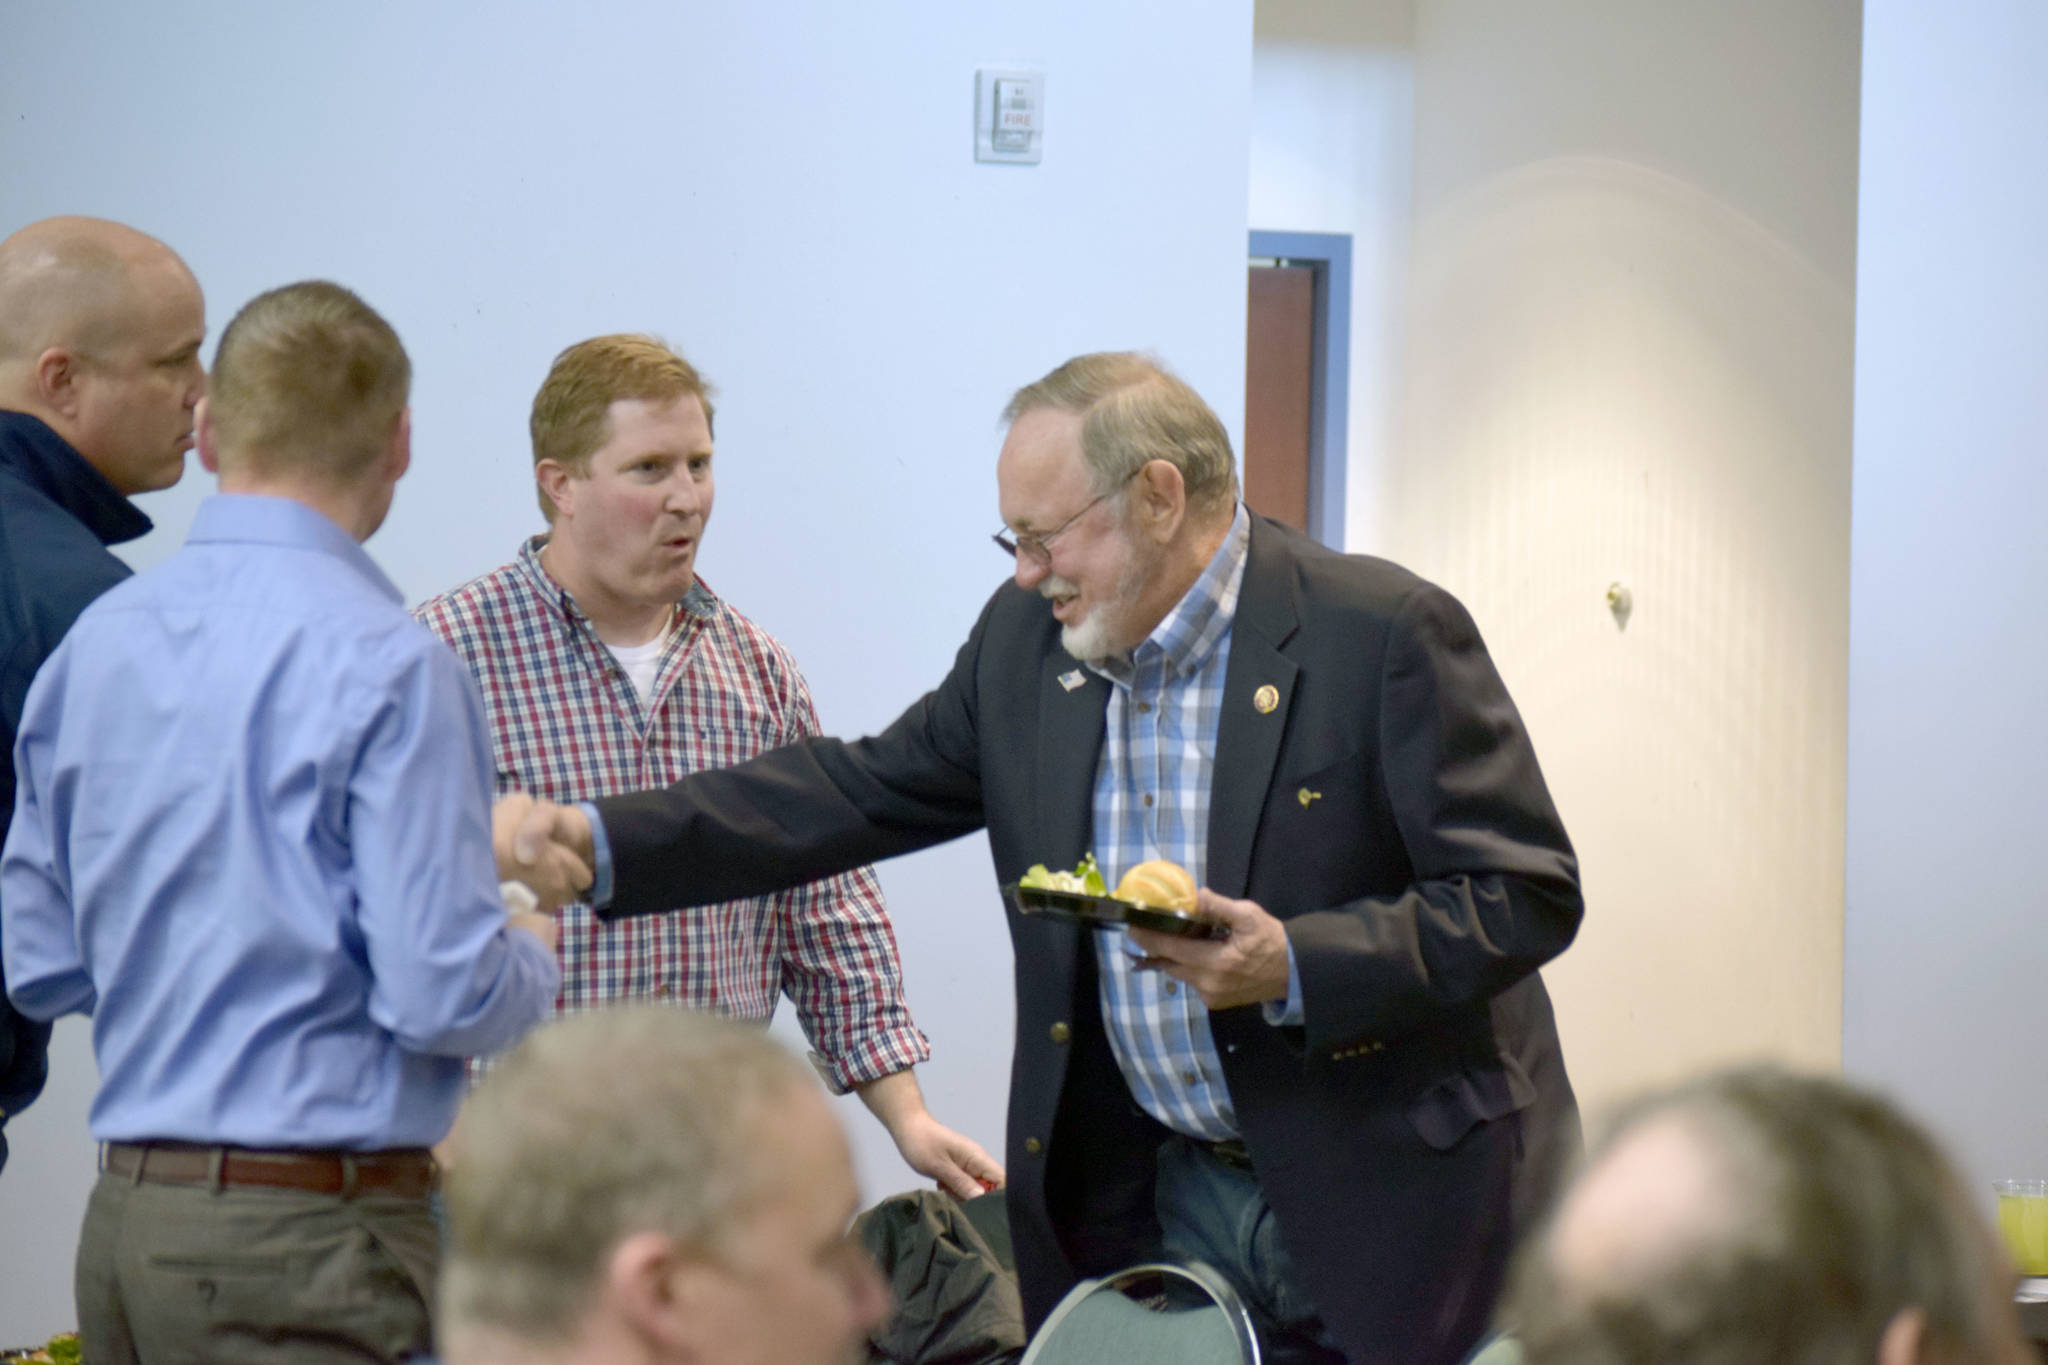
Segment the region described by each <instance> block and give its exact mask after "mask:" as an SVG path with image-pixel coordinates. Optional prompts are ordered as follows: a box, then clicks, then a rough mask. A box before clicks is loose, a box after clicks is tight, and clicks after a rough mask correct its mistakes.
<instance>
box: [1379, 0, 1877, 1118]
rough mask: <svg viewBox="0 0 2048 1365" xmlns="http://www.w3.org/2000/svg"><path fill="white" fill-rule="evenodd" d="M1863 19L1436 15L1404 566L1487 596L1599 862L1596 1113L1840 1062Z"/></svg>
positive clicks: (1704, 3) (1490, 615)
mask: <svg viewBox="0 0 2048 1365" xmlns="http://www.w3.org/2000/svg"><path fill="white" fill-rule="evenodd" d="M1858 25H1859V7H1858V5H1857V4H1856V3H1855V0H1807V2H1805V3H1801V4H1797V5H1784V4H1780V3H1777V0H1662V2H1661V3H1659V4H1656V5H1641V4H1634V3H1628V0H1533V2H1532V3H1525V4H1517V5H1498V4H1491V3H1483V2H1482V0H1418V3H1417V5H1416V19H1415V34H1414V123H1415V145H1414V156H1413V168H1414V176H1413V212H1414V220H1413V224H1412V227H1411V234H1412V252H1411V256H1410V262H1409V274H1408V278H1407V281H1406V292H1405V297H1406V314H1405V316H1406V321H1405V327H1404V331H1403V334H1402V338H1401V342H1400V349H1399V359H1398V365H1397V369H1398V375H1397V380H1396V382H1397V385H1398V391H1399V393H1400V395H1401V401H1400V412H1399V417H1398V419H1397V420H1398V426H1397V435H1396V438H1395V443H1394V447H1393V450H1392V452H1391V455H1390V456H1389V457H1388V458H1387V459H1386V460H1384V461H1381V462H1380V463H1381V465H1382V467H1383V475H1382V478H1381V482H1380V488H1379V492H1378V497H1379V500H1380V504H1381V506H1382V508H1383V511H1382V513H1381V517H1380V520H1381V522H1382V523H1383V525H1384V526H1385V527H1386V533H1385V537H1384V540H1383V542H1382V544H1383V552H1385V553H1387V554H1389V555H1391V557H1393V558H1395V559H1398V560H1401V561H1402V562H1404V563H1406V564H1408V565H1410V566H1411V567H1413V568H1415V569H1416V570H1418V571H1419V572H1421V573H1423V574H1424V575H1426V576H1429V577H1431V578H1434V579H1436V580H1438V581H1439V582H1442V583H1443V584H1445V585H1446V586H1448V587H1449V588H1451V589H1452V590H1453V591H1454V592H1456V593H1458V594H1459V595H1460V596H1461V597H1462V598H1463V599H1464V600H1465V601H1466V602H1467V603H1468V604H1469V605H1470V606H1471V608H1472V609H1473V612H1474V614H1475V616H1476V617H1477V618H1478V621H1479V624H1480V627H1481V629H1482V630H1483V631H1484V632H1485V634H1486V636H1487V638H1488V640H1489V643H1490V644H1491V647H1492V649H1493V653H1494V656H1495V658H1496V659H1497V660H1498V662H1499V664H1500V668H1501V671H1502V673H1503V674H1504V676H1505V677H1506V679H1507V682H1508V685H1509V687H1510V688H1511V689H1512V690H1513V692H1514V695H1515V697H1516V699H1517V701H1518V702H1519V703H1520V705H1521V708H1522V710H1523V713H1524V715H1525V717H1526V718H1527V720H1528V723H1529V727H1530V730H1531V732H1532V733H1533V735H1534V737H1535V741H1536V748H1537V752H1538V754H1539V755H1540V757H1541V759H1542V761H1543V766H1544V770H1545V772H1546V774H1547V776H1548V777H1549V779H1550V783H1551V787H1552V790H1553V792H1554V793H1555V795H1556V797H1557V800H1558V804H1559V806H1560V807H1561V809H1562V811H1563V813H1564V817H1565V822H1566V825H1567V827H1568V828H1569V829H1570V831H1571V833H1572V837H1573V839H1574V841H1575V842H1576V844H1577V846H1578V849H1579V853H1580V857H1581V861H1582V865H1583V869H1584V874H1585V882H1586V889H1587V904H1588V910H1587V917H1586V923H1585V928H1584V931H1583V933H1582V934H1581V936H1580V938H1579V941H1578V943H1577V944H1576V945H1575V946H1574V947H1573V948H1572V949H1571V951H1570V952H1569V953H1567V954H1566V955H1565V957H1564V958H1563V959H1562V960H1561V961H1560V962H1559V963H1558V964H1557V965H1556V966H1555V967H1554V968H1552V969H1551V970H1550V971H1549V972H1548V973H1547V976H1548V977H1549V979H1550V981H1551V984H1552V989H1553V991H1554V992H1555V994H1556V996H1557V1000H1558V1007H1559V1014H1560V1019H1561V1027H1562V1031H1563V1037H1564V1046H1565V1050H1566V1055H1567V1057H1568V1058H1569V1060H1570V1064H1571V1067H1572V1070H1573V1074H1574V1077H1575V1079H1576V1080H1577V1082H1578V1084H1579V1087H1580V1089H1581V1092H1582V1094H1583V1095H1584V1096H1585V1097H1586V1098H1588V1099H1589V1100H1590V1101H1592V1103H1593V1104H1594V1105H1595V1106H1596V1107H1597V1106H1598V1105H1599V1104H1600V1103H1601V1102H1602V1101H1605V1100H1608V1099H1610V1098H1612V1097H1614V1096H1616V1095H1617V1094H1619V1093H1622V1092H1625V1091H1628V1090H1632V1089H1634V1088H1636V1087H1638V1086H1640V1085H1643V1084H1646V1083H1650V1082H1654V1081H1658V1080H1663V1079H1668V1078H1670V1077H1673V1076H1676V1075H1679V1074H1682V1073H1684V1072H1687V1071H1690V1070H1694V1069H1696V1068H1698V1067H1701V1066H1703V1065H1707V1064H1710V1063H1713V1062H1717V1061H1721V1060H1725V1059H1729V1058H1733V1057H1739V1056H1746V1055H1751V1054H1770V1055H1774V1056H1778V1057H1781V1058H1785V1059H1788V1060H1792V1061H1797V1062H1807V1063H1815V1064H1828V1063H1832V1062H1833V1061H1834V1060H1835V1059H1836V1058H1837V1055H1838V1049H1839V1045H1840V1003H1839V1002H1840V980H1841V978H1840V964H1841V946H1840V936H1841V903H1842V894H1841V886H1842V879H1841V878H1842V874H1841V868H1842V838H1843V781H1844V779H1843V761H1844V760H1843V753H1844V727H1845V716H1844V706H1845V691H1846V650H1847V620H1848V545H1849V540H1848V536H1849V525H1848V488H1849V457H1850V440H1849V437H1850V410H1851V396H1850V382H1851V354H1852V353H1851V343H1852V298H1853V295H1852V290H1853V281H1854V270H1855V250H1856V239H1855V209H1856V119H1857V88H1858V85H1857V82H1858V68H1857V63H1858ZM1617 579H1619V580H1626V581H1627V582H1628V583H1629V584H1630V586H1631V587H1632V589H1633V592H1634V597H1635V612H1634V616H1633V619H1631V621H1630V622H1629V624H1628V628H1627V630H1626V631H1625V632H1624V631H1620V630H1617V629H1616V626H1615V623H1614V621H1613V620H1612V619H1611V618H1610V617H1609V614H1608V611H1607V607H1606V603H1605V600H1604V598H1605V594H1606V591H1607V588H1608V585H1609V583H1610V582H1612V581H1614V580H1617Z"/></svg>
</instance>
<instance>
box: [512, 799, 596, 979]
mask: <svg viewBox="0 0 2048 1365" xmlns="http://www.w3.org/2000/svg"><path fill="white" fill-rule="evenodd" d="M491 850H492V852H493V853H495V854H496V855H497V860H498V877H499V879H500V880H501V881H508V882H518V883H520V884H521V885H523V886H525V887H526V888H527V889H528V890H530V891H532V892H533V896H534V899H535V900H536V901H538V902H539V906H538V909H537V911H536V914H538V915H542V916H552V914H553V912H555V911H557V910H559V909H561V908H562V907H563V906H564V905H567V904H568V903H569V902H570V901H574V900H580V899H582V898H583V896H584V894H585V893H586V892H588V891H589V890H590V884H591V880H592V877H593V874H594V870H595V867H596V861H597V859H596V855H595V854H594V852H593V851H592V846H591V837H590V822H589V821H588V820H586V819H585V818H584V816H583V812H582V811H580V810H578V809H577V808H576V807H574V806H558V805H556V804H554V803H553V802H551V801H538V800H535V799H534V798H533V797H531V796H529V795H527V794H526V793H525V792H512V793H511V794H509V795H507V796H502V797H500V798H499V799H498V802H497V804H496V805H494V806H492V807H491ZM514 918H515V919H517V918H521V916H518V915H515V916H514ZM541 936H542V937H543V938H545V939H546V940H547V941H548V942H549V943H550V944H552V943H553V942H554V937H555V936H554V924H553V921H552V919H550V920H549V923H548V927H547V930H546V932H544V933H543V934H542V935H541Z"/></svg>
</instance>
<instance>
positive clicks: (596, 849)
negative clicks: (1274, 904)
mask: <svg viewBox="0 0 2048 1365" xmlns="http://www.w3.org/2000/svg"><path fill="white" fill-rule="evenodd" d="M576 809H577V810H580V811H582V812H583V818H584V819H585V820H587V821H589V823H590V861H591V862H592V863H593V864H595V866H593V867H592V868H591V869H590V895H589V896H588V897H586V899H587V900H589V902H590V908H591V909H592V910H604V909H608V908H609V907H610V906H611V903H612V841H611V840H610V839H608V838H606V837H605V832H604V820H603V818H602V817H601V816H599V815H598V813H597V807H596V806H594V805H592V804H591V803H590V802H588V801H578V802H577V803H576ZM1290 951H1292V950H1290Z"/></svg>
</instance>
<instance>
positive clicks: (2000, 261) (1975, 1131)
mask: <svg viewBox="0 0 2048 1365" xmlns="http://www.w3.org/2000/svg"><path fill="white" fill-rule="evenodd" d="M1863 72H1864V74H1863V161H1862V176H1863V180H1862V203H1861V229H1862V230H1861V260H1860V263H1859V270H1858V277H1857V296H1856V490H1855V503H1854V508H1855V514H1854V525H1855V533H1854V552H1853V557H1852V565H1853V568H1852V577H1851V586H1852V589H1853V598H1852V600H1853V602H1854V609H1853V612H1852V614H1851V622H1850V689H1849V824H1848V834H1849V842H1848V850H1849V862H1848V933H1847V947H1846V959H1847V960H1846V981H1845V987H1844V994H1845V999H1844V1024H1843V1044H1842V1046H1843V1059H1844V1062H1845V1063H1846V1064H1847V1066H1848V1067H1849V1068H1850V1069H1851V1070H1852V1071H1854V1072H1856V1073H1859V1074H1862V1075H1866V1076H1869V1077H1873V1078H1876V1079H1878V1080H1880V1081H1882V1082H1884V1083H1886V1084H1888V1085H1890V1086H1892V1087H1893V1088H1895V1089H1896V1090H1897V1091H1898V1092H1899V1093H1901V1094H1902V1095H1904V1096H1905V1097H1906V1098H1907V1099H1908V1100H1909V1101H1910V1102H1912V1104H1913V1105H1914V1106H1915V1107H1916V1108H1917V1109H1919V1110H1920V1111H1921V1112H1923V1113H1925V1114H1928V1115H1929V1116H1932V1117H1935V1118H1937V1119H1938V1120H1939V1121H1940V1123H1941V1125H1942V1127H1943V1129H1944V1131H1945V1132H1946V1133H1947V1134H1948V1136H1949V1138H1950V1140H1951V1142H1953V1143H1954V1144H1955V1145H1956V1146H1957V1148H1958V1149H1959V1151H1960V1154H1961V1155H1962V1157H1963V1158H1964V1160H1965V1162H1966V1164H1967V1165H1968V1166H1969V1168H1970V1169H1971V1171H1972V1173H1973V1174H1974V1175H1975V1176H1976V1177H1978V1178H1979V1179H1980V1180H1984V1181H1988V1180H1991V1179H1994V1178H1997V1177H2000V1176H2007V1175H2014V1176H2042V1175H2048V1086H2044V1085H2043V1084H2042V1068H2041V1061H2040V1055H2041V1054H2040V1039H2041V1019H2042V1008H2041V1005H2042V1001H2043V999H2044V986H2043V983H2044V981H2048V946H2044V944H2048V930H2044V927H2043V923H2044V913H2043V912H2044V909H2048V898H2044V896H2043V894H2042V890H2041V885H2042V878H2041V875H2040V873H2039V870H2038V869H2037V868H2036V867H2035V865H2034V856H2035V854H2036V853H2037V852H2038V850H2039V848H2040V845H2041V839H2042V832H2043V826H2044V823H2048V800H2044V797H2043V794H2042V793H2043V780H2042V768H2043V765H2044V762H2048V707H2044V701H2043V699H2044V697H2048V644H2044V639H2048V636H2044V629H2043V621H2044V618H2048V555H2044V553H2043V550H2042V531H2041V509H2042V507H2043V506H2044V504H2048V247H2044V243H2048V163H2044V162H2043V159H2042V154H2041V148H2042V147H2043V145H2044V144H2048V8H2044V7H2043V6H2042V5H2040V4H2039V3H2037V0H1967V2H1966V3H1958V4H1952V5H1922V4H1915V3H1912V2H1911V0H1871V4H1870V5H1869V9H1868V16H1867V19H1866V23H1865V27H1864V68H1863ZM1987 1197H1988V1195H1987Z"/></svg>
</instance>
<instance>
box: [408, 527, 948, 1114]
mask: <svg viewBox="0 0 2048 1365" xmlns="http://www.w3.org/2000/svg"><path fill="white" fill-rule="evenodd" d="M544 543H545V538H543V537H536V538H535V539H533V540H531V541H529V542H527V544H526V545H524V546H523V547H521V549H520V552H519V556H518V558H516V559H514V560H513V561H512V562H511V563H510V564H507V565H505V566H504V567H503V568H501V569H498V570H496V571H495V572H493V573H490V574H486V575H485V576H484V577H482V578H479V579H476V580H475V581H473V582H470V583H467V584H464V585H463V586H462V587H460V588H457V589H455V590H454V591H453V592H449V593H444V594H443V595H441V596H439V597H436V598H434V599H432V600H431V601H428V602H425V603H423V604H421V605H420V606H419V607H418V608H417V610H416V613H415V614H416V615H417V616H418V617H419V619H420V620H421V621H422V622H424V623H425V624H426V626H427V627H428V629H430V630H432V631H433V632H434V633H435V634H437V635H439V636H440V637H441V638H442V639H444V640H446V641H447V642H448V643H449V645H451V646H452V647H453V648H454V650H455V652H456V654H457V655H458V656H460V657H461V659H462V661H463V662H464V663H465V664H467V665H468V666H469V670H470V672H471V674H472V675H474V676H475V678H476V680H477V685H478V687H479V688H480V689H481V690H482V692H483V699H484V707H485V711H486V713H487V715H488V718H489V720H490V726H491V747H492V749H493V751H494V754H495V757H496V760H497V769H498V791H499V793H500V794H503V793H505V792H508V791H524V792H531V793H532V794H533V795H535V796H538V797H541V798H543V799H545V800H549V801H575V800H595V799H597V798H599V797H605V796H612V795H616V794H618V793H621V792H630V791H641V790H644V789H646V788H649V787H660V786H666V785H667V784H668V783H670V782H673V781H675V780H676V779H678V778H680V777H682V776H684V775H685V774H687V773H691V772H695V771H697V770H698V769H701V768H719V767H725V766H728V765H730V764H734V763H739V762H742V761H744V760H746V759H749V758H752V757H753V756H754V755H756V754H758V753H761V752H763V751H764V750H767V749H772V748H775V747H777V746H778V745H782V744H787V743H789V742H791V741H793V740H797V739H801V738H803V737H805V736H807V735H812V734H816V733H817V730H818V718H817V713H816V711H815V710H814V708H813V707H812V704H811V694H810V689H809V688H808V687H806V686H805V684H804V680H803V675H802V674H801V673H799V672H798V671H797V667H796V662H795V661H794V660H793V659H791V658H790V656H789V653H788V651H787V650H785V649H783V647H782V646H781V645H780V644H778V643H777V642H776V641H775V639H774V638H773V637H772V636H770V635H769V634H768V633H767V632H766V631H764V630H762V629H761V628H760V627H759V626H756V625H755V624H754V623H753V622H751V621H749V620H747V618H745V617H744V616H742V615H740V614H739V613H738V612H736V611H734V610H733V609H732V608H731V607H729V606H727V605H726V604H725V602H724V601H722V600H721V599H720V598H719V597H718V596H717V595H716V594H714V593H713V592H712V591H711V590H710V589H709V588H707V587H705V586H704V584H703V582H702V581H701V580H700V581H699V582H698V583H697V585H696V586H695V587H694V588H692V589H691V590H690V593H689V595H688V596H687V597H685V598H684V600H683V601H682V603H681V604H679V606H678V608H677V613H676V619H675V622H674V623H673V625H672V627H671V629H670V630H669V632H668V637H667V642H666V644H665V645H664V647H663V650H662V655H661V660H660V663H659V665H658V667H657V669H656V673H655V678H654V686H653V691H652V696H651V702H649V703H643V702H642V701H641V698H640V696H639V693H638V692H637V691H636V690H635V688H634V686H633V684H632V682H631V681H630V680H629V679H628V678H627V676H626V674H625V671H624V670H623V669H621V668H620V667H619V666H618V664H617V661H616V660H615V659H614V658H613V656H612V653H611V651H610V650H608V649H607V648H606V647H605V645H604V643H603V642H602V641H601V640H599V639H598V637H597V632H596V631H595V630H594V629H593V628H592V627H591V624H590V621H589V619H588V618H586V617H585V616H584V615H583V613H582V611H581V610H580V609H579V608H578V607H577V606H576V604H575V602H574V600H572V599H571V598H570V596H569V594H568V593H566V592H565V591H563V589H562V587H561V586H560V585H559V584H558V583H556V582H555V581H554V579H552V578H550V577H549V576H548V573H547V570H545V569H544V568H542V567H541V563H540V555H539V550H540V547H541V545H542V544H544ZM561 959H562V996H561V999H560V1000H559V1001H558V1002H557V1004H556V1008H557V1010H558V1011H559V1012H561V1013H574V1012H576V1011H578V1010H583V1009H589V1008H592V1007H594V1006H597V1005H601V1004H610V1003H614V1002H619V1001H668V1002H673V1003H675V1004H679V1005H692V1006H696V1007H699V1008H703V1009H713V1010H717V1011H719V1012H720V1013H722V1014H727V1015H732V1016H734V1017H737V1018H742V1019H756V1020H766V1019H767V1018H768V1017H769V1016H770V1015H772V1014H773V1013H774V1012H775V1005H776V1000H777V997H778V995H779V994H782V993H785V992H786V993H787V994H788V995H789V998H790V1000H791V1002H792V1003H793V1004H794V1005H795V1006H796V1010H797V1017H798V1020H799V1021H800V1022H801V1024H802V1025H803V1029H804V1033H805V1035H806V1036H807V1037H809V1038H810V1040H811V1045H812V1046H813V1047H814V1048H816V1049H817V1051H818V1053H819V1054H820V1055H821V1057H822V1059H823V1065H824V1069H825V1071H826V1073H827V1076H828V1079H829V1080H830V1082H831V1083H832V1085H833V1087H834V1088H835V1089H838V1090H845V1089H847V1088H849V1087H851V1086H853V1085H857V1084H860V1083H862V1082H865V1081H870V1080H875V1079H877V1078H879V1077H882V1076H888V1075H892V1074H894V1073H895V1072H898V1071H902V1070H904V1069H906V1068H908V1067H911V1066H914V1065H916V1064H917V1063H919V1062H922V1061H924V1060H925V1059H926V1058H927V1057H929V1056H930V1055H931V1048H930V1046H929V1045H928V1044H927V1043H926V1041H925V1037H924V1035H923V1034H922V1033H921V1032H919V1031H918V1028H917V1026H916V1024H915V1023H913V1022H912V1020H911V1018H910V1010H909V1008H908V1006H906V1005H905V1003H904V1000H903V980H902V967H901V964H900V962H899V960H898V958H897V952H896V938H895V934H894V931H893V930H892V929H891V928H890V925H889V918H888V914H887V912H886V911H885V910H884V909H883V906H882V893H881V888H880V887H879V886H878V885H877V884H876V882H875V876H874V872H873V871H872V870H871V869H869V868H861V869H859V870H858V871H855V872H849V873H846V874H844V875H842V876H838V877H833V878H831V879H829V880H826V881H822V882H815V883H812V884H811V885H809V886H803V887H798V888H796V889H794V890H790V891H784V892H781V893H779V894H777V895H773V896H757V897H753V898H751V899H748V900H742V901H732V902H728V903H727V904H724V905H718V906H708V907H705V908H703V909H699V910H678V911H673V912H670V913H668V914H661V915H642V916H636V917H634V918H631V919H625V920H620V921H617V922H616V923H612V924H605V923H602V922H601V921H599V920H598V919H597V918H596V916H594V915H593V914H591V912H590V908H589V907H588V906H586V905H581V904H578V905H571V906H569V907H567V908H566V909H565V910H564V911H563V912H562V932H561Z"/></svg>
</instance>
